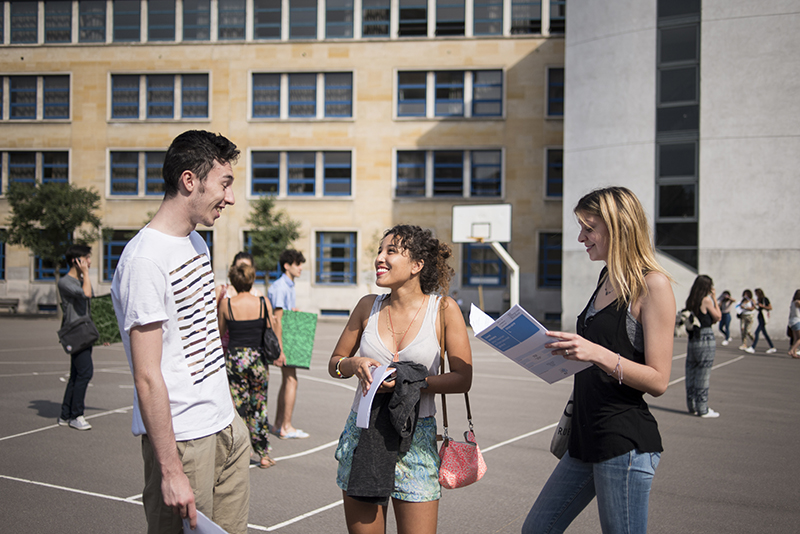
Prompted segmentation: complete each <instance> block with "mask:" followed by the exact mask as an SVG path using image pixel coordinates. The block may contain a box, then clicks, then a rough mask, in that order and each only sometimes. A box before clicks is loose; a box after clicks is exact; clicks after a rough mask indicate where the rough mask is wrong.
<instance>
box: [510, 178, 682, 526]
mask: <svg viewBox="0 0 800 534" xmlns="http://www.w3.org/2000/svg"><path fill="white" fill-rule="evenodd" d="M574 212H575V215H576V216H577V218H578V223H579V224H580V233H579V234H578V241H580V242H581V243H583V245H584V246H585V247H586V253H587V254H588V255H589V259H591V260H592V261H600V262H603V263H604V264H605V267H604V268H603V269H602V271H601V273H600V278H599V281H598V284H597V288H596V289H595V291H594V293H593V294H592V296H591V298H590V299H589V303H588V304H587V305H586V308H585V309H584V310H583V312H581V314H580V315H579V316H578V324H577V332H578V333H577V334H572V333H568V332H547V335H549V336H552V337H555V338H558V341H556V342H553V343H550V344H548V345H547V347H548V348H551V349H553V353H554V354H559V355H562V356H564V357H565V358H567V359H569V360H576V361H583V362H589V363H591V364H593V365H592V366H591V367H589V368H587V369H585V370H583V371H581V372H580V373H578V374H576V375H575V380H574V385H573V395H574V407H573V415H572V433H571V435H570V440H569V450H568V452H567V453H565V454H564V457H563V458H562V459H561V461H560V462H559V463H558V465H557V466H556V468H555V470H554V471H553V473H552V474H551V475H550V479H549V480H548V481H547V483H546V484H545V486H544V488H543V489H542V490H541V491H540V492H539V497H538V499H537V500H536V502H535V503H534V505H533V507H532V508H531V511H530V513H529V514H528V517H527V519H526V520H525V523H524V525H523V527H522V532H523V534H534V533H535V534H541V533H543V532H563V531H564V530H565V529H566V528H567V527H568V526H569V525H570V523H572V521H573V520H574V519H575V518H576V517H577V516H578V514H580V512H581V511H582V510H583V509H584V508H585V507H586V506H587V505H588V504H589V503H590V502H591V501H592V500H593V499H594V498H595V496H596V497H597V508H598V511H599V515H600V527H601V529H602V531H603V532H604V533H609V532H630V533H644V532H646V531H647V509H648V502H649V497H650V486H651V484H652V480H653V476H654V474H655V469H656V466H657V465H658V462H659V460H660V458H661V452H662V450H663V449H662V446H661V435H660V434H659V431H658V425H657V423H656V420H655V418H654V417H653V415H652V414H651V413H650V410H649V408H648V406H647V403H646V402H645V401H644V398H643V396H644V394H645V393H649V394H650V395H653V396H654V397H658V396H660V395H662V394H663V393H664V392H665V391H666V389H667V384H668V383H669V375H670V370H671V368H672V341H673V324H674V322H675V297H674V295H673V293H672V286H671V283H670V277H669V275H668V274H667V273H666V272H665V271H664V269H662V268H661V266H659V265H658V263H657V262H656V259H655V254H654V252H653V245H652V242H651V238H650V228H649V226H648V223H647V219H646V217H645V214H644V210H643V209H642V206H641V204H640V203H639V200H638V199H637V198H636V196H635V195H634V194H633V193H632V192H631V191H630V190H628V189H625V188H624V187H609V188H606V189H598V190H596V191H593V192H591V193H589V194H588V195H586V196H584V197H583V198H581V199H580V201H579V202H578V204H577V206H576V207H575V209H574Z"/></svg>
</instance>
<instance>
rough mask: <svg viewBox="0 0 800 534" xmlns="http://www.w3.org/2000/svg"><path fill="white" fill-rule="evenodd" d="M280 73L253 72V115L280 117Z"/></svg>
mask: <svg viewBox="0 0 800 534" xmlns="http://www.w3.org/2000/svg"><path fill="white" fill-rule="evenodd" d="M280 116H281V75H280V74H253V117H254V118H275V119H277V118H280Z"/></svg>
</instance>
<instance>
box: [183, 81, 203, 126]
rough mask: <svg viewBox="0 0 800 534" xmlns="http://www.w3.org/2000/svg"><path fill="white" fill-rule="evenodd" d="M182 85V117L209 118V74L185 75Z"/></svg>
mask: <svg viewBox="0 0 800 534" xmlns="http://www.w3.org/2000/svg"><path fill="white" fill-rule="evenodd" d="M180 84H181V117H182V118H184V119H194V118H197V119H206V118H208V74H184V75H182V76H181V77H180Z"/></svg>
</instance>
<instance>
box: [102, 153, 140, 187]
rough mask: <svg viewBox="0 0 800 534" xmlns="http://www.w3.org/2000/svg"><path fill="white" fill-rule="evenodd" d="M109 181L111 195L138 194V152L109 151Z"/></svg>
mask: <svg viewBox="0 0 800 534" xmlns="http://www.w3.org/2000/svg"><path fill="white" fill-rule="evenodd" d="M110 157H111V183H110V189H109V193H110V194H112V195H133V196H135V195H138V194H139V153H138V152H111V154H110Z"/></svg>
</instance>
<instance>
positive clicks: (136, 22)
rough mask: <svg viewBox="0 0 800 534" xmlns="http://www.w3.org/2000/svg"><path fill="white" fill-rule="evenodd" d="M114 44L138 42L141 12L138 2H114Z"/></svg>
mask: <svg viewBox="0 0 800 534" xmlns="http://www.w3.org/2000/svg"><path fill="white" fill-rule="evenodd" d="M113 24H114V26H113V39H114V42H115V43H117V42H131V41H140V40H141V38H142V33H141V25H142V11H141V3H140V2H139V0H114V16H113Z"/></svg>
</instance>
